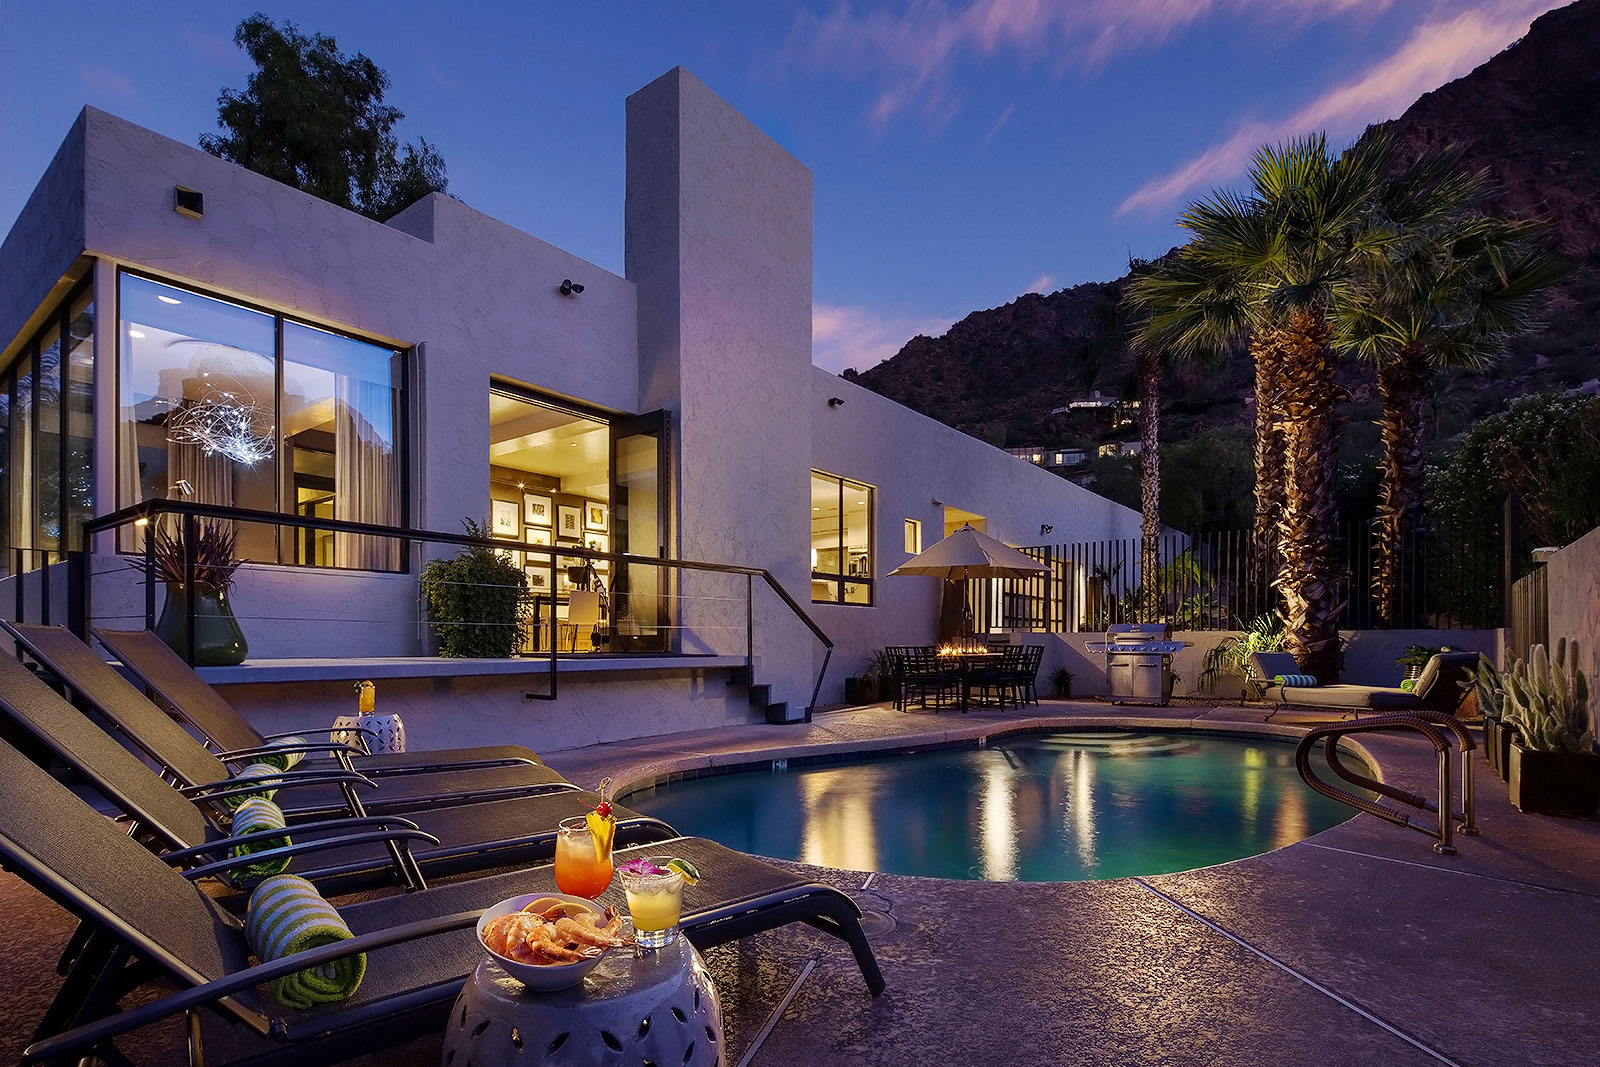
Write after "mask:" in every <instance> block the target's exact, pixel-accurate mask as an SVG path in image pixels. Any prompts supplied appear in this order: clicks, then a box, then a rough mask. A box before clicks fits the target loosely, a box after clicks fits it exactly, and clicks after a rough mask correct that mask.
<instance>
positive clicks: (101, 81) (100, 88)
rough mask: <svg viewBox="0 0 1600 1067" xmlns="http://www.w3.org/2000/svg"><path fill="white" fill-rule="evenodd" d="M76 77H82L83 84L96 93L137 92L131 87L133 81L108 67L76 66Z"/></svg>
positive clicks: (131, 93)
mask: <svg viewBox="0 0 1600 1067" xmlns="http://www.w3.org/2000/svg"><path fill="white" fill-rule="evenodd" d="M78 77H80V78H82V79H83V84H85V85H87V86H88V87H89V88H91V89H93V90H94V91H95V92H97V93H104V94H106V95H109V96H137V95H138V92H137V91H136V90H135V89H134V87H133V81H132V79H130V78H129V77H128V76H127V75H126V74H123V73H122V72H121V71H117V70H112V69H111V68H110V67H99V66H94V67H91V66H88V65H87V64H84V65H80V66H79V67H78Z"/></svg>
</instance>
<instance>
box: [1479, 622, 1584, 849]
mask: <svg viewBox="0 0 1600 1067" xmlns="http://www.w3.org/2000/svg"><path fill="white" fill-rule="evenodd" d="M1568 653H1570V654H1571V655H1570V658H1569V656H1568ZM1501 681H1502V682H1503V683H1504V686H1505V690H1504V705H1503V715H1504V718H1505V721H1506V722H1508V723H1510V724H1512V725H1513V726H1515V727H1516V729H1517V734H1518V737H1517V739H1516V740H1514V741H1513V742H1512V744H1511V802H1512V803H1513V804H1515V805H1516V806H1517V808H1518V809H1519V810H1521V811H1528V812H1541V813H1543V814H1546V815H1576V816H1579V817H1581V818H1593V817H1594V815H1595V811H1596V808H1597V807H1600V754H1596V753H1595V750H1594V726H1593V723H1592V721H1591V719H1590V714H1589V680H1588V679H1587V678H1586V677H1584V673H1583V671H1581V670H1579V669H1578V646H1577V642H1568V641H1567V640H1566V638H1562V639H1561V640H1560V641H1558V642H1557V643H1556V654H1555V656H1554V658H1552V657H1551V656H1550V654H1549V653H1548V652H1546V651H1545V647H1544V646H1543V645H1534V646H1533V648H1532V649H1530V650H1529V651H1528V659H1527V662H1523V661H1522V660H1518V661H1517V662H1516V664H1515V665H1514V666H1513V667H1512V668H1511V670H1510V671H1509V672H1507V673H1506V674H1504V675H1502V676H1501Z"/></svg>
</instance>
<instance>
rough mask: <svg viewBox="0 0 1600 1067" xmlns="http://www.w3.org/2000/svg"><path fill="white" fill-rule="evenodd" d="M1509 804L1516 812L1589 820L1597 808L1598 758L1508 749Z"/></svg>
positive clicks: (1599, 785) (1516, 747) (1599, 799)
mask: <svg viewBox="0 0 1600 1067" xmlns="http://www.w3.org/2000/svg"><path fill="white" fill-rule="evenodd" d="M1511 803H1513V804H1515V805H1516V806H1517V810H1518V811H1524V812H1530V813H1533V814H1538V815H1570V816H1574V817H1577V818H1580V819H1592V818H1594V816H1595V809H1596V808H1600V755H1597V754H1595V753H1593V752H1535V751H1534V750H1533V749H1528V748H1523V747H1522V745H1521V744H1513V745H1512V746H1511Z"/></svg>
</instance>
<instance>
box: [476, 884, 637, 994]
mask: <svg viewBox="0 0 1600 1067" xmlns="http://www.w3.org/2000/svg"><path fill="white" fill-rule="evenodd" d="M545 898H549V899H551V900H559V901H561V902H562V903H563V904H581V905H582V906H584V907H586V908H588V909H589V910H590V911H593V912H595V913H596V914H598V913H600V912H602V911H604V910H605V909H604V908H602V907H600V906H599V905H597V904H596V903H595V902H594V901H592V900H589V899H587V898H586V897H575V896H573V895H571V894H570V893H524V894H522V895H521V896H520V897H510V898H509V899H506V900H502V901H501V902H500V903H498V904H496V905H495V906H494V907H492V908H488V909H486V910H485V911H484V913H483V914H482V915H480V916H478V944H479V945H482V946H483V950H484V951H485V952H487V953H488V954H489V955H490V956H492V957H493V958H494V961H495V962H496V963H498V964H499V965H500V966H501V967H502V968H504V969H505V972H506V973H507V974H509V975H510V976H511V977H513V978H515V979H516V980H517V981H519V982H521V983H522V984H523V985H525V986H527V987H528V988H529V989H536V990H539V991H541V992H550V991H551V990H556V989H569V988H571V987H572V986H575V985H577V984H578V983H579V982H581V981H583V979H584V976H585V975H587V974H588V973H589V972H590V971H592V970H594V969H595V967H596V966H597V965H598V964H599V963H600V958H601V956H604V955H605V953H606V952H609V951H611V950H610V949H606V950H605V951H603V952H601V953H600V955H599V956H595V957H594V958H593V959H587V960H579V961H578V962H577V963H520V962H518V961H517V960H513V959H507V958H506V957H505V956H502V955H500V953H498V952H496V951H495V950H494V949H492V948H490V947H489V946H488V945H485V944H484V943H483V928H484V927H485V926H488V925H489V924H490V923H491V922H493V921H494V920H496V919H498V918H500V916H502V915H510V914H511V913H512V912H517V911H521V910H522V909H523V908H525V907H527V906H528V905H529V904H532V903H533V902H534V901H536V900H542V899H545Z"/></svg>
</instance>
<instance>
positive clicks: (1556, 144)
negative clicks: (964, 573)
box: [847, 0, 1600, 449]
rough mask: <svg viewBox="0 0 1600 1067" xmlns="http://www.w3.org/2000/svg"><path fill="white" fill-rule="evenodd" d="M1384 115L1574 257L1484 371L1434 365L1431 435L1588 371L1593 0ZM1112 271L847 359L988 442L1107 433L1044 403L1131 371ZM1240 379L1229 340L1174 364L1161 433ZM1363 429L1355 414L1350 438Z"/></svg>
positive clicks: (1599, 26)
mask: <svg viewBox="0 0 1600 1067" xmlns="http://www.w3.org/2000/svg"><path fill="white" fill-rule="evenodd" d="M1392 125H1393V127H1394V128H1395V132H1396V134H1397V136H1398V137H1399V139H1400V141H1401V143H1402V144H1405V145H1410V146H1414V147H1415V148H1419V149H1420V148H1423V147H1427V146H1432V145H1436V144H1447V143H1456V144H1460V145H1462V146H1463V147H1464V148H1465V151H1466V156H1467V160H1468V162H1469V163H1470V164H1471V165H1473V166H1477V167H1486V168H1488V169H1489V171H1490V172H1491V174H1492V175H1493V178H1494V179H1495V182H1496V185H1497V191H1496V193H1495V194H1494V196H1493V198H1492V200H1491V202H1490V203H1489V204H1488V205H1487V206H1489V207H1490V208H1492V209H1493V210H1495V211H1498V212H1504V213H1513V214H1517V215H1522V216H1527V217H1538V218H1543V219H1545V220H1547V221H1548V222H1549V223H1550V225H1551V240H1552V242H1553V244H1554V245H1555V247H1556V248H1557V249H1558V250H1559V251H1560V252H1561V254H1562V255H1564V256H1565V257H1566V258H1567V259H1568V260H1570V261H1571V263H1572V264H1573V267H1574V269H1573V272H1572V273H1571V274H1570V275H1569V276H1568V277H1567V279H1566V280H1565V281H1564V282H1563V283H1562V284H1561V285H1560V286H1559V287H1558V288H1557V289H1556V290H1555V291H1554V292H1553V294H1552V296H1551V298H1550V301H1549V306H1548V308H1547V311H1546V315H1545V318H1546V322H1547V325H1546V327H1545V328H1544V329H1543V330H1541V331H1540V332H1538V333H1535V334H1531V335H1528V336H1525V337H1522V338H1519V339H1517V340H1516V341H1515V342H1514V343H1513V344H1512V345H1511V346H1510V350H1509V351H1508V352H1507V354H1506V356H1505V358H1504V359H1503V360H1501V361H1500V362H1499V363H1498V364H1497V365H1496V366H1495V367H1494V368H1493V369H1491V370H1490V371H1488V372H1486V373H1484V374H1481V375H1470V374H1464V373H1453V374H1441V375H1440V379H1439V382H1438V384H1437V388H1436V396H1435V404H1434V415H1435V417H1436V423H1437V425H1436V430H1437V438H1438V439H1443V438H1444V437H1448V436H1449V434H1451V433H1453V432H1454V431H1456V430H1459V429H1461V428H1463V427H1464V426H1465V425H1467V424H1469V423H1470V422H1471V421H1474V420H1475V419H1477V418H1479V417H1481V416H1482V415H1484V414H1487V413H1489V412H1492V411H1496V410H1498V409H1499V408H1500V407H1501V406H1503V404H1504V402H1505V400H1506V399H1507V398H1508V397H1511V396H1515V395H1518V394H1520V393H1523V392H1527V391H1530V390H1537V389H1549V388H1556V387H1562V388H1565V387H1570V386H1574V385H1577V384H1579V383H1581V382H1583V381H1585V380H1587V379H1590V378H1593V377H1595V376H1596V375H1597V374H1600V0H1579V2H1578V3H1575V4H1572V5H1571V6H1569V7H1565V8H1561V9H1559V10H1557V11H1553V12H1550V13H1549V14H1547V15H1544V16H1543V17H1541V18H1539V19H1538V20H1537V21H1536V22H1535V23H1534V24H1533V27H1532V28H1531V29H1530V30H1529V32H1528V35H1527V36H1526V37H1525V38H1523V39H1522V40H1521V41H1519V42H1517V43H1516V44H1515V45H1513V46H1512V47H1510V48H1508V49H1506V50H1505V51H1504V52H1502V53H1500V54H1499V55H1497V56H1495V57H1494V58H1493V59H1491V60H1490V61H1489V62H1487V63H1485V64H1484V65H1483V66H1481V67H1479V68H1478V69H1477V70H1475V71H1473V72H1472V73H1471V74H1468V75H1466V76H1465V77H1463V78H1460V79H1458V80H1456V81H1454V82H1451V83H1450V84H1448V85H1445V86H1443V87H1442V88H1439V89H1436V90H1434V91H1433V92H1431V93H1428V94H1427V95H1426V96H1424V97H1422V98H1421V99H1420V100H1418V101H1417V102H1416V103H1415V104H1413V105H1412V106H1411V107H1410V108H1409V109H1408V110H1407V111H1406V113H1405V114H1404V115H1403V116H1401V117H1400V118H1399V119H1396V120H1394V122H1393V123H1392ZM1308 132H1309V131H1308ZM1152 251H1156V252H1159V251H1162V250H1152ZM1122 281H1123V279H1118V280H1117V281H1114V282H1108V283H1097V282H1091V283H1088V284H1084V285H1079V286H1075V287H1073V288H1071V289H1063V290H1061V291H1059V292H1056V293H1051V294H1049V295H1046V296H1040V295H1037V294H1030V295H1027V296H1023V297H1020V298H1018V299H1017V300H1014V301H1012V302H1011V303H1009V304H1006V305H1005V306H1003V307H998V308H992V309H990V310H987V311H976V312H973V313H972V314H971V315H968V316H967V317H966V318H965V319H963V320H961V321H960V322H959V323H957V324H956V325H955V326H954V327H952V328H951V329H950V331H949V332H948V333H947V334H945V335H944V336H943V337H938V338H930V337H915V338H913V339H912V340H911V341H910V342H908V343H907V344H906V346H905V347H904V348H902V349H901V350H900V352H899V353H898V354H896V355H895V356H894V357H892V358H890V359H888V360H885V361H884V362H883V363H881V364H879V365H878V366H876V367H873V368H872V369H870V370H867V371H865V372H863V373H861V374H859V375H851V374H850V372H847V375H848V376H851V377H854V378H855V380H857V381H859V382H860V383H861V384H862V385H864V386H867V387H868V388H870V389H873V390H876V391H877V392H879V393H882V394H883V395H885V396H888V397H890V398H892V399H894V400H896V401H899V402H900V403H903V404H906V405H907V406H909V407H912V408H915V409H916V410H918V411H921V412H923V413H924V414H927V415H929V416H932V417H933V418H936V419H938V420H940V421H941V422H945V423H948V424H949V425H951V426H954V427H956V428H958V429H960V430H963V431H965V432H967V433H970V434H972V435H974V436H976V437H981V438H984V439H985V440H988V441H990V442H991V443H993V444H997V445H1024V444H1028V445H1032V444H1056V443H1078V442H1081V441H1084V440H1085V439H1086V437H1085V435H1086V433H1090V432H1092V433H1097V434H1100V435H1102V436H1106V435H1107V434H1108V431H1109V424H1108V423H1098V424H1095V425H1093V426H1090V425H1087V424H1085V423H1084V422H1083V421H1082V420H1072V419H1067V418H1065V417H1063V416H1059V415H1052V414H1051V411H1052V409H1056V408H1060V407H1062V406H1064V405H1065V404H1066V403H1067V402H1068V401H1069V400H1071V399H1077V398H1081V397H1084V396H1086V395H1087V394H1088V393H1089V391H1090V390H1092V389H1099V390H1101V391H1103V392H1105V393H1106V394H1107V395H1108V396H1109V395H1115V394H1116V393H1118V392H1120V391H1121V390H1123V389H1124V388H1125V387H1129V386H1131V383H1128V382H1127V377H1128V371H1129V366H1128V360H1127V356H1126V353H1120V352H1116V351H1114V350H1111V349H1110V347H1109V344H1108V340H1107V339H1108V337H1109V336H1110V335H1111V332H1112V329H1113V327H1114V325H1115V318H1114V316H1115V315H1116V302H1117V299H1118V297H1119V295H1120V292H1121V286H1122ZM1345 373H1346V377H1347V380H1346V382H1345V384H1346V386H1347V387H1348V388H1350V390H1351V393H1352V396H1353V398H1354V399H1353V402H1352V407H1351V410H1350V411H1348V412H1347V413H1346V414H1347V415H1348V416H1349V421H1350V423H1351V425H1352V428H1353V429H1354V428H1356V427H1363V426H1364V425H1365V424H1367V423H1369V422H1370V414H1371V411H1370V409H1371V407H1372V390H1371V388H1370V384H1369V382H1368V381H1367V376H1366V375H1365V374H1364V373H1363V372H1362V371H1361V369H1359V368H1350V369H1349V370H1348V371H1346V372H1345ZM1249 390H1250V371H1249V367H1248V361H1247V360H1246V359H1245V358H1243V357H1242V355H1241V356H1237V357H1236V358H1234V359H1233V360H1231V361H1230V363H1229V364H1228V365H1227V366H1225V367H1223V368H1220V369H1215V370H1210V371H1206V372H1189V373H1187V374H1184V375H1182V376H1180V379H1179V380H1178V381H1176V382H1174V383H1172V385H1171V387H1170V388H1169V389H1168V393H1167V395H1168V400H1167V402H1166V405H1165V414H1166V432H1165V436H1166V437H1167V439H1168V440H1182V439H1184V438H1185V437H1188V436H1192V435H1194V434H1196V433H1199V432H1202V431H1204V430H1207V429H1213V428H1220V427H1227V426H1231V425H1237V424H1239V423H1241V422H1243V421H1244V420H1246V419H1247V418H1248V411H1247V409H1246V406H1245V404H1244V398H1245V397H1246V396H1248V394H1249ZM1123 436H1128V434H1127V433H1126V432H1124V434H1123ZM1368 441H1370V435H1367V436H1366V437H1365V438H1364V437H1363V433H1362V432H1361V431H1360V430H1357V432H1356V433H1355V435H1354V440H1353V442H1352V444H1353V445H1354V446H1355V447H1357V448H1358V449H1359V448H1364V447H1365V446H1366V443H1367V442H1368Z"/></svg>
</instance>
